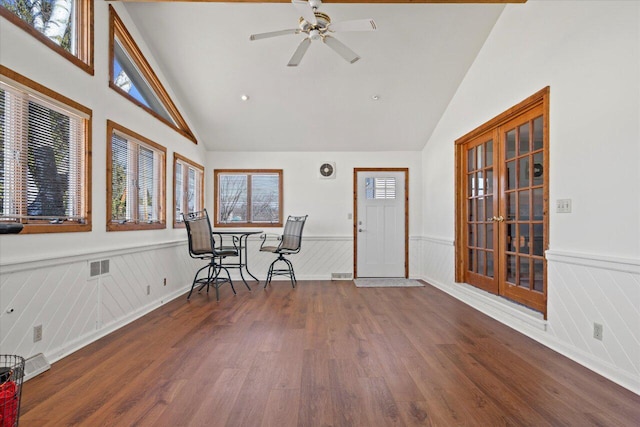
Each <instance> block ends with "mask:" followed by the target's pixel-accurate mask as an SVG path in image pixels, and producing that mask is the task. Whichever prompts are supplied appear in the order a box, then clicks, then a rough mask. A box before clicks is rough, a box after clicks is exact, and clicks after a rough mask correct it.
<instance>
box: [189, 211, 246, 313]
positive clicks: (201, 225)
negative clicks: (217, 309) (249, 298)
mask: <svg viewBox="0 0 640 427" xmlns="http://www.w3.org/2000/svg"><path fill="white" fill-rule="evenodd" d="M182 217H183V218H184V224H185V226H186V228H187V235H188V237H189V255H190V256H191V258H196V259H202V260H207V261H208V264H207V265H205V266H204V267H202V268H201V269H200V270H198V271H197V272H196V275H195V276H194V278H193V283H192V284H191V290H190V291H189V295H188V296H187V300H189V299H190V298H191V294H192V293H193V289H194V288H195V286H196V284H200V285H201V286H200V288H199V289H198V292H200V291H201V290H202V289H203V288H204V287H205V286H206V287H207V293H209V287H210V286H213V287H214V288H215V289H216V301H220V291H219V288H220V286H222V285H223V284H225V283H229V286H231V290H232V291H233V294H234V295H235V294H236V290H235V288H234V287H233V282H232V281H231V276H230V275H229V270H227V269H226V268H225V267H224V266H223V265H222V264H221V262H220V261H221V260H222V259H223V258H225V257H227V256H238V249H237V248H235V247H224V248H216V242H215V240H214V238H213V234H212V233H211V232H212V230H211V222H209V214H207V210H206V209H204V210H202V211H198V212H192V213H188V214H182ZM205 269H206V270H207V274H206V276H205V277H201V278H200V279H199V278H198V275H200V272H201V271H203V270H205ZM222 270H224V271H225V272H226V275H227V277H226V278H225V277H220V273H221V272H222Z"/></svg>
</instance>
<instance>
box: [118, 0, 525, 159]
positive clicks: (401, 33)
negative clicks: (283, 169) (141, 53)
mask: <svg viewBox="0 0 640 427" xmlns="http://www.w3.org/2000/svg"><path fill="white" fill-rule="evenodd" d="M427 1H428V0H427ZM516 2H518V1H516ZM448 3H449V4H442V3H422V4H416V3H413V4H406V3H397V4H372V3H357V4H356V3H351V4H346V3H345V2H340V3H336V2H333V3H330V2H327V3H324V4H322V6H321V7H320V11H322V12H324V13H327V14H328V15H330V17H331V19H332V21H333V22H340V21H346V20H352V19H361V18H372V19H373V20H375V23H376V26H377V31H372V32H344V33H336V34H335V37H336V38H338V39H339V40H340V41H341V42H343V43H344V44H346V45H347V46H349V47H350V48H351V49H352V50H354V51H355V52H357V53H358V54H359V55H360V57H361V59H360V60H359V61H357V62H355V63H354V64H349V63H348V62H346V61H345V60H344V59H342V58H341V57H340V56H338V55H337V54H336V53H335V52H334V51H332V50H331V49H329V48H328V47H327V46H325V45H323V43H322V42H320V41H314V42H313V43H311V46H310V48H309V50H308V51H307V53H306V55H305V56H304V58H303V60H302V61H301V63H300V65H299V66H298V67H287V63H288V61H289V59H290V57H291V55H292V54H293V52H294V51H295V49H296V48H297V46H298V44H299V43H300V42H301V41H302V39H303V38H304V37H305V35H304V34H298V35H294V34H290V35H286V36H281V37H275V38H269V39H264V40H257V41H250V40H249V36H250V35H251V34H255V33H263V32H269V31H275V30H282V29H290V28H296V27H297V25H298V19H299V17H300V14H299V13H298V12H297V10H296V9H295V8H294V7H293V6H292V4H291V3H288V2H273V1H271V2H266V3H258V2H242V3H218V2H142V3H133V2H127V3H125V7H126V10H127V12H128V14H129V15H130V17H131V18H132V20H133V22H134V23H135V25H136V27H137V30H138V31H139V32H140V36H141V37H142V38H143V39H144V43H145V44H146V45H147V46H148V47H149V49H150V50H151V53H152V54H153V57H154V59H155V60H156V61H157V63H158V66H159V68H160V70H159V71H160V74H161V75H162V76H163V77H164V78H165V81H166V83H167V84H168V86H169V87H170V88H171V90H172V91H173V94H174V97H175V98H176V99H175V100H176V102H177V103H178V105H179V106H180V108H181V110H182V112H183V114H184V115H185V116H186V118H187V120H188V121H189V124H190V126H191V128H192V130H193V131H194V132H195V133H196V135H197V137H198V140H199V142H200V143H204V144H205V146H206V147H207V149H209V150H212V151H319V152H323V151H396V150H420V149H422V147H424V144H425V143H426V142H427V140H428V138H429V136H430V135H431V133H432V132H433V130H434V128H435V126H436V125H437V123H438V120H439V119H440V117H441V116H442V113H443V112H444V110H445V109H446V107H447V105H448V104H449V102H450V100H451V98H452V97H453V95H454V93H455V91H456V89H457V88H458V86H459V85H460V82H461V81H462V79H463V78H464V75H465V73H466V72H467V70H468V69H469V67H470V65H471V64H472V62H473V61H474V59H475V57H476V55H477V54H478V52H479V50H480V49H481V48H482V46H483V44H484V42H485V40H486V38H487V36H488V35H489V33H490V31H491V29H492V28H493V25H494V24H495V22H496V20H497V19H498V17H499V16H500V13H501V12H502V10H503V8H504V4H499V3H498V4H496V3H487V2H481V3H484V4H468V3H464V4H458V3H457V2H448ZM242 95H246V96H248V99H247V100H246V101H244V100H242V99H241V97H242ZM374 98H377V99H374Z"/></svg>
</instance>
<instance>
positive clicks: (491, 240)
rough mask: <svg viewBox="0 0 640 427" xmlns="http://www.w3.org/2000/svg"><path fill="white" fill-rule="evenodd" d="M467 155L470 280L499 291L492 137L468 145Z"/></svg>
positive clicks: (467, 267)
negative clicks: (496, 275) (496, 264)
mask: <svg viewBox="0 0 640 427" xmlns="http://www.w3.org/2000/svg"><path fill="white" fill-rule="evenodd" d="M466 154H467V155H466V168H465V171H466V175H467V179H466V180H465V182H466V183H467V188H466V199H467V201H466V206H467V213H466V216H465V218H466V221H467V227H466V229H467V233H468V234H467V236H466V245H467V254H468V259H467V262H466V264H465V268H466V270H467V281H468V282H469V283H471V284H473V285H476V286H478V287H481V288H483V289H486V290H489V291H492V292H497V290H498V285H497V278H496V277H495V274H496V270H497V268H496V266H495V265H494V260H497V258H496V257H495V254H494V251H495V248H494V245H495V243H496V242H497V241H498V238H497V231H498V230H497V227H495V224H494V222H495V218H496V217H495V215H497V211H498V205H497V198H496V195H495V191H496V188H497V185H496V182H495V181H494V180H495V179H496V178H497V175H496V174H495V173H494V141H493V138H491V137H486V138H482V137H480V138H479V139H478V140H477V142H476V143H472V144H469V145H468V146H467V153H466Z"/></svg>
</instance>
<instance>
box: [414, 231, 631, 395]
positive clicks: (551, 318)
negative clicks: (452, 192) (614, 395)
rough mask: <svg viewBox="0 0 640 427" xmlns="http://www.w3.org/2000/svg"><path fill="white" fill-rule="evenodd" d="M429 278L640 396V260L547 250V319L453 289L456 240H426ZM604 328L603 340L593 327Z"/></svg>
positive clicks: (426, 274) (484, 295) (457, 287)
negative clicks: (454, 242)
mask: <svg viewBox="0 0 640 427" xmlns="http://www.w3.org/2000/svg"><path fill="white" fill-rule="evenodd" d="M420 241H421V246H422V248H421V249H420V252H421V253H422V254H423V258H422V267H423V271H424V274H423V276H422V279H424V280H425V281H427V282H429V283H430V284H432V285H433V286H435V287H437V288H439V289H441V290H443V291H445V292H447V293H448V294H450V295H452V296H454V297H455V298H457V299H459V300H461V301H463V302H465V303H467V304H469V305H471V306H472V307H474V308H476V309H477V310H479V311H481V312H483V313H485V314H487V315H488V316H490V317H493V318H494V319H496V320H498V321H500V322H502V323H504V324H506V325H508V326H510V327H512V328H514V329H516V330H518V331H520V332H521V333H523V334H525V335H527V336H529V337H531V338H533V339H535V340H536V341H539V342H540V343H542V344H544V345H546V346H548V347H550V348H552V349H554V350H555V351H557V352H559V353H561V354H564V355H565V356H567V357H569V358H571V359H573V360H575V361H576V362H578V363H580V364H582V365H584V366H586V367H588V368H590V369H592V370H594V371H595V372H598V373H600V374H601V375H603V376H605V377H607V378H609V379H611V380H612V381H615V382H617V383H618V384H620V385H622V386H624V387H626V388H628V389H630V390H632V391H634V392H636V393H639V394H640V333H639V331H640V261H639V260H628V259H615V258H605V257H599V256H593V255H585V254H573V253H565V252H558V251H547V260H548V306H547V311H548V313H547V320H546V321H545V320H543V319H542V316H541V315H540V314H539V313H536V312H535V311H531V310H528V309H526V308H524V307H522V306H520V305H517V304H515V303H511V302H510V301H508V300H506V299H503V298H500V297H496V296H495V295H492V294H489V293H487V292H484V291H481V290H479V289H476V288H474V287H471V286H468V285H465V284H459V283H454V271H455V270H454V261H455V251H454V246H453V241H447V240H443V239H439V238H428V237H423V238H422V239H420ZM594 322H595V323H599V324H602V325H603V327H604V334H603V339H602V341H598V340H596V339H595V338H593V323H594Z"/></svg>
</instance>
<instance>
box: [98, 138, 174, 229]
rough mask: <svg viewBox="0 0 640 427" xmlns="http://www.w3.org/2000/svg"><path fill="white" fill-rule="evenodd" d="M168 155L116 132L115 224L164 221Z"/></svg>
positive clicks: (113, 166)
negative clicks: (165, 155) (162, 209)
mask: <svg viewBox="0 0 640 427" xmlns="http://www.w3.org/2000/svg"><path fill="white" fill-rule="evenodd" d="M163 164H164V153H163V152H161V151H160V150H157V149H155V148H154V147H151V146H148V145H146V144H144V143H142V142H140V141H137V140H135V139H133V138H131V137H129V136H128V135H125V134H122V133H120V132H118V131H114V132H113V135H112V138H111V220H112V221H113V222H118V223H121V224H124V223H128V222H134V223H154V222H158V221H160V213H161V208H162V204H161V200H160V197H162V171H161V165H163Z"/></svg>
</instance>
